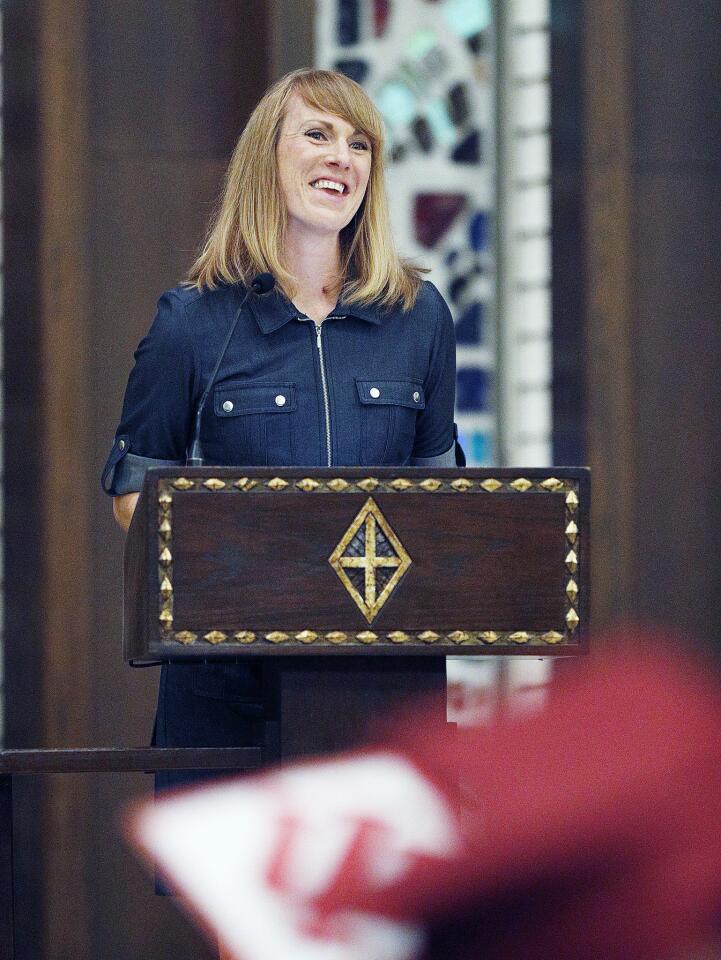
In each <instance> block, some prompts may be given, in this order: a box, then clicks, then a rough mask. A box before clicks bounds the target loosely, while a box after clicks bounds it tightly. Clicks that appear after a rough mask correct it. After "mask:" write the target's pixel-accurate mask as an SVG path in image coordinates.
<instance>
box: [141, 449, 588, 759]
mask: <svg viewBox="0 0 721 960" xmlns="http://www.w3.org/2000/svg"><path fill="white" fill-rule="evenodd" d="M589 488H590V478H589V474H588V471H587V470H585V469H581V468H560V467H559V468H553V469H544V470H538V469H533V470H530V469H529V470H522V471H521V470H509V469H494V470H488V469H483V470H481V469H463V470H460V469H453V470H449V469H443V470H434V471H432V472H428V471H423V470H420V469H417V468H403V469H400V468H397V469H393V468H368V469H366V470H363V469H360V468H353V469H348V468H328V469H325V468H324V469H321V468H312V469H311V468H305V469H303V468H283V469H280V468H253V469H251V468H245V469H242V468H229V467H201V468H198V467H196V468H190V467H182V468H177V467H176V468H167V467H164V468H154V469H151V470H149V471H148V473H147V475H146V478H145V482H144V486H143V490H142V494H141V497H140V500H139V502H138V506H137V509H136V511H135V515H134V517H133V521H132V524H131V527H130V530H129V532H128V538H127V544H126V552H125V601H124V604H125V605H124V648H125V656H126V659H128V660H129V661H131V662H134V663H144V662H150V661H175V660H185V659H187V658H196V659H203V660H209V659H211V658H213V659H215V658H227V657H238V656H243V657H245V656H248V657H256V656H262V657H267V658H269V660H268V661H266V663H267V668H268V670H269V672H271V673H272V674H274V675H275V677H276V681H277V682H276V684H275V687H276V689H277V691H278V696H279V698H280V703H279V717H280V721H279V723H280V730H279V743H280V747H279V753H280V756H281V757H282V758H284V759H288V758H291V757H297V756H300V755H305V754H309V753H315V752H320V751H326V750H330V749H337V748H339V747H345V746H348V745H350V744H352V743H353V742H354V741H355V740H356V739H357V738H358V737H360V736H361V735H362V734H363V732H364V730H365V726H366V724H367V722H368V721H369V719H371V718H372V717H373V716H374V715H379V714H380V715H383V714H385V713H386V712H388V711H390V710H392V709H393V708H394V707H397V706H398V705H399V704H400V703H402V702H403V701H404V700H408V699H409V698H416V697H420V696H425V697H426V698H427V700H428V703H429V707H428V710H429V722H444V721H445V657H447V656H459V655H474V656H478V655H498V654H504V655H509V654H514V655H515V654H524V655H530V656H536V657H538V656H549V655H559V654H561V655H566V656H568V655H575V654H578V653H581V652H583V651H584V649H585V642H586V634H587V626H588V601H589V595H588V556H589V531H588V519H589ZM434 694H435V701H434V700H433V695H434ZM433 703H435V706H433V705H432V704H433Z"/></svg>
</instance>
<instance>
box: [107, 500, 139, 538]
mask: <svg viewBox="0 0 721 960" xmlns="http://www.w3.org/2000/svg"><path fill="white" fill-rule="evenodd" d="M139 496H140V494H139V493H123V494H121V495H120V496H119V497H113V516H114V517H115V519H116V520H117V522H118V523H119V524H120V526H121V527H122V528H123V530H125V532H126V533H127V532H128V527H129V526H130V521H131V520H132V519H133V514H134V513H135V507H136V505H137V503H138V497H139Z"/></svg>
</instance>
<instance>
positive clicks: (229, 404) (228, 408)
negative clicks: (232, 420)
mask: <svg viewBox="0 0 721 960" xmlns="http://www.w3.org/2000/svg"><path fill="white" fill-rule="evenodd" d="M232 409H233V401H232V400H226V401H225V402H224V403H223V410H225V412H226V413H230V411H231V410H232Z"/></svg>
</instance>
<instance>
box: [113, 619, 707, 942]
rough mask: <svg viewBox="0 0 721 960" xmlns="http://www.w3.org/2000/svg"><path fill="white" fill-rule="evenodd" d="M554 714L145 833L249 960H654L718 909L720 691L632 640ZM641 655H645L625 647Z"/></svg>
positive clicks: (559, 686) (353, 759) (207, 918)
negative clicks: (292, 958)
mask: <svg viewBox="0 0 721 960" xmlns="http://www.w3.org/2000/svg"><path fill="white" fill-rule="evenodd" d="M620 641H621V642H620V643H616V644H615V649H616V650H617V651H618V650H619V649H622V648H626V652H622V653H621V652H616V653H615V654H614V655H613V656H612V657H608V658H606V659H604V660H590V661H589V662H587V663H584V664H582V665H578V666H574V667H573V668H572V669H570V670H569V671H568V672H567V675H566V676H564V677H563V678H562V679H560V680H556V681H554V682H553V683H551V684H550V685H549V698H548V701H547V704H546V706H545V708H544V709H543V710H542V711H539V712H537V713H534V714H532V715H523V716H520V717H516V718H513V717H505V718H504V717H503V716H498V717H497V718H496V719H495V720H494V722H493V723H491V724H489V725H486V726H484V727H478V728H473V729H469V730H466V731H463V732H454V731H452V730H449V729H441V730H438V729H428V728H427V726H426V724H425V721H424V717H423V711H422V710H419V711H418V712H417V713H415V714H413V715H412V716H410V717H406V718H405V719H403V720H401V721H399V722H398V723H397V724H396V725H395V726H394V727H392V728H390V732H389V733H387V735H386V737H384V738H383V743H382V744H378V745H377V746H376V747H373V748H370V749H368V750H367V751H363V752H358V753H355V754H351V755H348V756H344V757H340V758H337V759H332V760H330V761H327V762H320V763H316V764H306V765H299V766H297V767H290V768H288V769H286V770H283V771H281V772H279V773H272V774H267V775H265V776H264V777H261V778H256V779H255V780H254V781H245V782H244V783H235V784H231V785H223V786H216V787H213V788H209V789H205V790H199V791H193V792H192V793H191V792H189V793H187V794H184V795H181V796H178V797H176V798H172V799H169V800H167V801H162V802H160V803H158V804H156V805H155V806H153V805H147V806H146V807H144V808H142V809H141V810H140V811H136V813H135V815H134V817H133V819H132V821H131V827H130V832H131V834H132V835H133V837H134V838H135V842H136V843H137V844H138V845H139V846H141V848H142V849H144V850H145V852H146V853H147V854H149V855H154V856H158V857H159V858H160V860H161V863H163V864H164V865H165V868H166V870H167V872H168V873H169V874H170V876H171V879H174V880H175V881H176V883H177V884H178V886H179V888H180V889H181V891H182V892H183V893H184V895H185V897H186V899H187V900H188V901H189V902H190V903H191V904H192V909H194V910H195V911H196V913H198V914H199V915H200V916H201V918H202V919H203V921H204V922H205V923H206V925H208V926H210V927H212V928H213V929H214V930H218V931H219V932H220V935H221V937H222V939H223V940H224V941H225V942H226V943H228V944H229V945H230V946H231V947H232V948H233V949H234V950H235V952H236V954H237V955H238V956H242V957H244V958H246V960H276V958H277V960H281V958H284V957H287V956H289V955H291V954H292V955H294V956H303V957H304V958H315V957H317V958H319V960H321V958H328V957H332V958H333V960H366V958H368V957H373V958H374V960H381V958H384V960H385V958H387V960H401V958H402V960H410V958H417V957H426V958H433V960H470V958H472V957H473V958H475V957H483V958H484V960H518V958H523V960H593V958H598V960H601V958H603V960H659V958H663V957H667V956H669V955H671V954H672V953H673V952H674V951H679V950H683V949H687V948H692V947H696V946H697V945H699V944H705V943H707V942H709V941H710V940H711V939H712V937H713V936H714V934H715V932H716V931H717V929H718V921H719V916H720V915H721V829H719V823H721V684H720V683H719V681H718V679H717V678H716V677H715V676H713V670H712V667H711V665H709V664H703V663H699V662H697V661H695V660H693V659H691V658H686V657H683V656H681V655H680V654H679V653H677V652H676V651H675V650H674V649H673V644H672V641H671V640H669V639H668V638H666V639H665V640H664V638H662V637H660V636H659V637H646V638H644V642H639V638H638V637H631V636H629V635H626V636H623V637H621V638H620ZM631 646H633V649H630V648H631Z"/></svg>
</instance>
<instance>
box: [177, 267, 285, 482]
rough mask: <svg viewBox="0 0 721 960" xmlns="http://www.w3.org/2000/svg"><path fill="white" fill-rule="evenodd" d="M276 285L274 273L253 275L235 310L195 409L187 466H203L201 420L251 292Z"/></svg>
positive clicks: (266, 291) (260, 293)
mask: <svg viewBox="0 0 721 960" xmlns="http://www.w3.org/2000/svg"><path fill="white" fill-rule="evenodd" d="M274 286H275V277H274V276H273V274H272V273H259V274H258V276H257V277H253V279H252V281H251V284H250V289H249V290H248V292H247V293H246V295H245V296H244V297H243V299H242V300H241V302H240V306H239V307H238V309H237V310H236V311H235V316H234V317H233V322H232V323H231V325H230V329H229V330H228V336H227V337H226V338H225V343H224V344H223V346H222V348H221V350H220V354H219V355H218V359H217V361H216V364H215V367H214V368H213V372H212V373H211V375H210V379H209V380H208V386H207V387H206V388H205V391H204V393H203V396H202V397H201V398H200V403H199V404H198V409H197V410H196V411H195V427H194V429H193V439H192V442H191V444H190V450H189V453H188V455H187V456H186V458H185V466H186V467H202V466H203V448H202V446H201V444H200V420H201V418H202V416H203V410H204V408H205V401H206V400H207V399H208V395H209V394H210V391H211V390H212V389H213V384H214V383H215V378H216V377H217V375H218V370H219V369H220V364H221V363H222V362H223V357H224V356H225V352H226V350H227V349H228V345H229V344H230V341H231V340H232V339H233V334H234V333H235V328H236V327H237V326H238V320H240V314H241V313H242V311H243V307H244V306H245V301H246V300H247V299H248V297H249V296H250V295H251V293H256V294H258V295H259V296H263V294H265V293H270V291H271V290H272V289H273V287H274Z"/></svg>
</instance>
